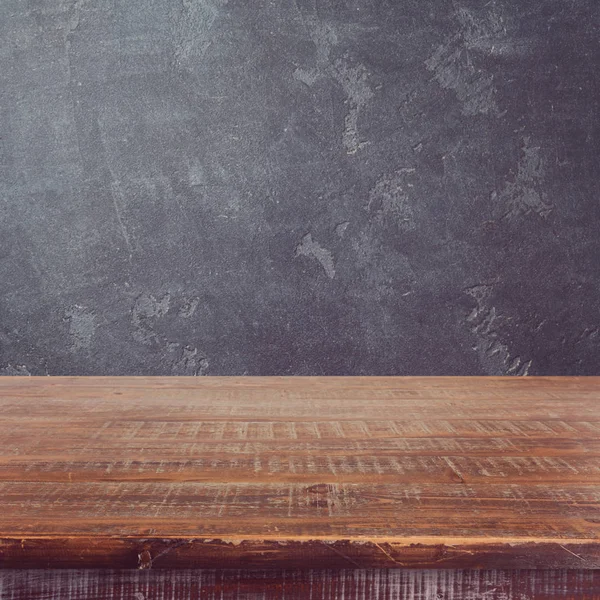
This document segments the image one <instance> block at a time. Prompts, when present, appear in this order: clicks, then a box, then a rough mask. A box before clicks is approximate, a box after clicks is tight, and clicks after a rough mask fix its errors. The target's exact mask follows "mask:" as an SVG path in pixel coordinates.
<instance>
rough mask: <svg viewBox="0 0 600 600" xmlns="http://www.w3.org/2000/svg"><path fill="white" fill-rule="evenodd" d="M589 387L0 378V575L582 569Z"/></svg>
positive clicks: (593, 424) (591, 449)
mask: <svg viewBox="0 0 600 600" xmlns="http://www.w3.org/2000/svg"><path fill="white" fill-rule="evenodd" d="M599 400H600V378H546V377H545V378H497V377H494V378H437V377H436V378H412V377H408V378H386V377H383V378H337V377H334V378H281V377H278V378H193V377H190V378H171V377H169V378H144V377H140V378H129V377H123V378H96V377H94V378H72V377H68V378H58V377H57V378H35V377H32V378H15V377H11V378H2V379H0V499H1V500H0V503H1V504H0V506H1V508H2V511H0V567H4V568H8V567H19V566H31V567H35V566H44V567H52V566H56V567H63V568H67V567H81V566H87V567H94V566H102V567H105V568H111V567H129V568H136V567H140V566H144V565H148V566H152V567H155V568H163V567H164V568H189V567H207V568H208V567H211V568H217V567H219V566H222V563H223V561H224V560H225V561H226V562H227V564H228V565H231V566H245V567H250V566H252V567H254V568H267V567H276V568H285V567H289V566H293V567H299V566H303V567H310V566H311V565H318V566H327V567H331V568H333V567H337V568H341V567H348V566H354V567H356V568H376V567H386V568H390V567H398V566H402V567H415V568H430V567H445V568H451V567H452V568H460V567H469V568H470V567H478V568H481V567H489V566H494V567H497V568H500V567H506V568H517V567H528V568H567V567H568V568H577V569H595V568H600V567H599V565H600V436H599V435H598V434H599V432H600V402H599Z"/></svg>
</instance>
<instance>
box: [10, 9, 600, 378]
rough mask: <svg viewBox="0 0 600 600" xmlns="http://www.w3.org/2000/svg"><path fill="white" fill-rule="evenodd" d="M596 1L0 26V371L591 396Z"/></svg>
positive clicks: (598, 89)
mask: <svg viewBox="0 0 600 600" xmlns="http://www.w3.org/2000/svg"><path fill="white" fill-rule="evenodd" d="M599 27H600V4H599V3H598V2H597V1H596V0H568V1H566V0H537V1H535V2H521V1H517V0H491V1H490V2H483V1H479V0H477V1H475V0H452V1H451V0H428V1H423V0H402V1H400V0H281V1H271V0H252V1H251V2H249V1H245V0H244V1H242V0H3V1H2V2H1V3H0V39H1V41H2V43H1V44H0V99H1V103H0V109H1V118H0V169H1V171H0V370H1V372H2V373H3V374H5V375H17V374H28V373H30V374H36V375H37V374H50V375H59V374H79V375H91V374H106V375H108V374H157V375H158V374H182V375H204V374H210V375H229V374H248V375H257V374H262V375H275V374H298V375H308V374H316V375H320V374H325V375H333V374H347V375H352V374H357V375H358V374H373V375H375V374H414V375H425V374H465V375H476V374H490V375H496V374H514V375H525V374H531V375H534V374H536V375H537V374H555V375H564V374H600V367H599V362H598V356H599V354H598V348H599V345H600V333H599V326H600V302H599V286H600V248H599V244H600V237H599V233H600V227H599V218H600V184H599V181H600V179H599V174H600V123H599V115H600V113H599V108H600V107H599V104H600V74H599V73H600V70H599V67H600V41H599V40H600V36H599V35H598V30H599Z"/></svg>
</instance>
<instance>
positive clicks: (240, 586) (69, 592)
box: [0, 569, 600, 600]
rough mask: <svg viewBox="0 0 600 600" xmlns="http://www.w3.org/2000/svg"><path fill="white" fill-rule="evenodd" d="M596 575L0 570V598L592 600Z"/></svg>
mask: <svg viewBox="0 0 600 600" xmlns="http://www.w3.org/2000/svg"><path fill="white" fill-rule="evenodd" d="M598 598H600V571H589V570H579V571H568V570H558V571H554V570H549V571H542V570H538V571H527V570H515V571H487V570H478V571H465V570H456V571H452V570H429V571H414V570H409V569H404V570H401V569H370V570H366V569H355V570H346V569H338V570H301V571H235V570H232V571H227V570H225V571H223V570H181V571H164V570H156V571H114V570H103V571H98V570H67V569H65V570H59V571H56V570H49V571H42V570H33V571H23V570H15V571H13V570H5V571H0V600H117V599H119V600H120V599H126V600H282V599H287V600H294V599H296V600H597V599H598Z"/></svg>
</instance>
